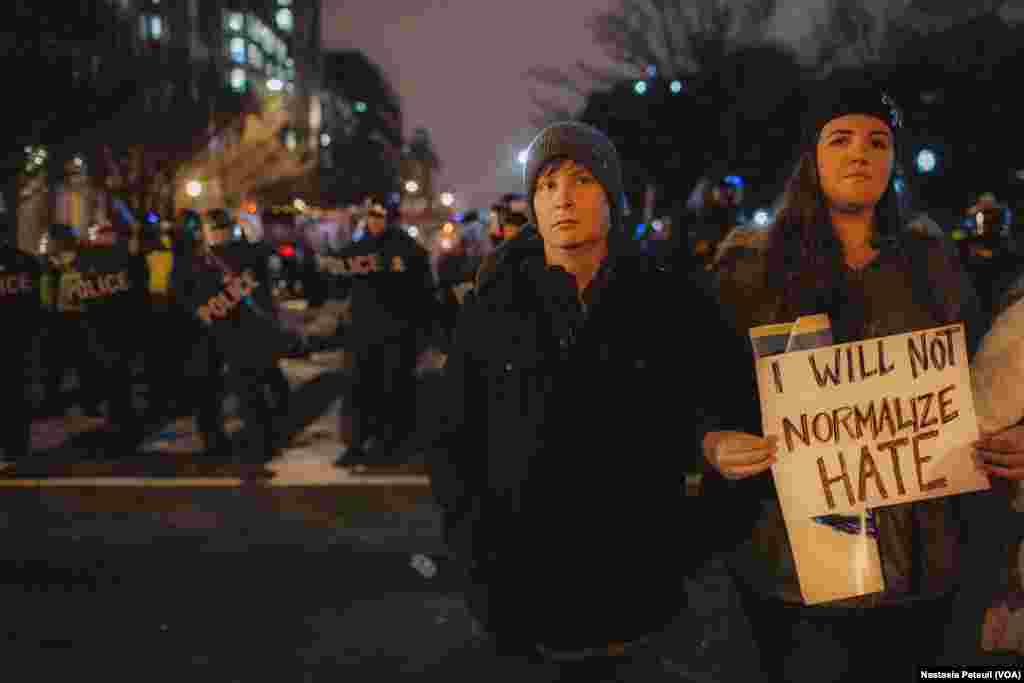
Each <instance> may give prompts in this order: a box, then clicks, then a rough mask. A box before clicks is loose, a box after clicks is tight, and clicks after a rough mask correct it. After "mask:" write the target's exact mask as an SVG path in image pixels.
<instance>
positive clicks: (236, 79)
mask: <svg viewBox="0 0 1024 683" xmlns="http://www.w3.org/2000/svg"><path fill="white" fill-rule="evenodd" d="M245 85H246V79H245V69H241V68H239V67H235V68H234V69H232V70H231V88H232V89H233V90H235V91H236V92H245Z"/></svg>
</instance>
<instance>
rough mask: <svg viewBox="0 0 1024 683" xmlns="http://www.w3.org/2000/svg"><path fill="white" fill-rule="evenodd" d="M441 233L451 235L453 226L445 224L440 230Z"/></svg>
mask: <svg viewBox="0 0 1024 683" xmlns="http://www.w3.org/2000/svg"><path fill="white" fill-rule="evenodd" d="M441 232H443V233H444V234H446V235H450V234H452V233H453V232H455V224H453V223H445V224H444V226H443V227H442V228H441Z"/></svg>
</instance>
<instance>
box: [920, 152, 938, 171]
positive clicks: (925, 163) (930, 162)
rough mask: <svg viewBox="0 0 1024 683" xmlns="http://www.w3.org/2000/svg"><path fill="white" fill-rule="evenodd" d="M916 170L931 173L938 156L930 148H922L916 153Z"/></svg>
mask: <svg viewBox="0 0 1024 683" xmlns="http://www.w3.org/2000/svg"><path fill="white" fill-rule="evenodd" d="M916 162H917V170H918V171H920V172H921V173H931V172H932V171H934V170H935V164H936V163H937V162H938V157H937V156H936V155H935V152H933V151H932V150H930V149H922V150H921V151H920V152H918V153H917V159H916Z"/></svg>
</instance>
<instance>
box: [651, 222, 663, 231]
mask: <svg viewBox="0 0 1024 683" xmlns="http://www.w3.org/2000/svg"><path fill="white" fill-rule="evenodd" d="M651 227H652V228H654V232H661V231H662V230H664V229H665V224H664V223H662V222H661V221H660V220H656V221H653V222H652V223H651Z"/></svg>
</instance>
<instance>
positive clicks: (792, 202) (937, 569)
mask: <svg viewBox="0 0 1024 683" xmlns="http://www.w3.org/2000/svg"><path fill="white" fill-rule="evenodd" d="M811 105H812V108H811V109H812V118H811V121H810V122H809V125H808V126H807V130H806V132H805V137H804V139H803V141H802V149H801V153H800V156H799V159H798V162H797V165H796V170H795V172H794V174H793V175H792V177H791V178H790V181H789V184H788V186H787V189H786V194H785V199H784V202H783V206H782V208H781V211H780V212H779V215H778V219H777V221H776V222H775V224H774V225H773V226H772V228H771V232H770V235H769V239H768V240H767V246H766V247H765V248H764V249H763V251H762V252H761V254H762V258H763V260H764V263H763V282H762V285H763V286H762V287H760V288H758V289H756V290H755V292H754V294H755V295H756V300H755V301H753V302H751V303H746V302H744V304H743V305H742V306H739V305H738V302H731V301H728V300H727V299H724V298H723V300H722V303H723V305H724V306H726V307H734V306H735V307H736V308H737V309H742V310H743V314H742V315H740V316H739V317H738V318H736V319H737V321H738V322H737V326H738V327H739V328H740V331H741V332H742V333H745V332H746V330H747V329H748V328H750V327H753V326H757V325H763V324H769V323H781V322H791V321H793V320H795V319H796V318H797V317H799V316H803V315H810V314H818V313H827V314H828V316H829V318H830V321H831V325H832V333H833V338H834V341H835V343H837V344H839V343H847V342H852V341H857V340H861V339H868V338H873V337H882V336H888V335H893V334H900V333H906V332H910V331H913V330H919V329H929V328H934V327H938V326H941V325H946V324H951V323H958V322H963V323H964V324H965V327H966V334H967V338H968V347H969V349H968V354H969V355H972V354H973V352H974V350H975V348H976V347H977V341H978V339H979V338H980V337H981V335H982V334H983V333H984V331H985V327H986V321H985V320H984V319H983V318H982V316H980V315H979V313H978V306H977V301H976V297H975V295H974V293H973V290H972V289H971V287H970V284H969V282H968V280H967V278H966V276H965V274H964V273H963V271H962V269H961V268H960V266H959V263H958V261H957V259H956V257H955V256H954V255H953V252H952V251H951V249H949V248H948V245H947V243H946V242H945V240H944V239H936V238H932V237H928V236H924V235H921V234H920V233H918V232H915V231H911V230H907V229H905V227H904V223H903V219H902V216H901V214H900V202H899V201H898V199H899V198H898V197H897V191H896V189H895V187H894V182H893V181H894V178H895V176H896V174H895V169H896V168H897V156H898V155H897V149H898V145H899V136H900V129H901V127H902V117H901V114H900V112H899V109H898V108H897V107H896V106H895V104H894V103H893V101H892V99H891V98H890V97H889V96H888V95H886V94H885V93H884V92H883V91H882V90H881V89H879V88H878V87H876V86H875V85H874V84H873V83H872V82H871V81H870V80H868V79H867V78H866V77H851V76H846V77H842V78H834V79H831V80H830V82H828V83H826V84H824V87H823V89H822V92H821V93H819V94H818V96H817V97H816V98H815V99H813V100H812V101H811ZM723 291H726V290H723ZM733 291H735V290H733ZM747 291H748V294H750V291H749V290H747ZM737 362H746V363H748V364H750V363H751V361H750V359H749V358H748V359H737ZM751 365H752V364H751ZM750 382H751V386H750V387H749V394H750V397H751V400H750V402H749V404H748V405H747V406H746V409H745V410H744V411H743V413H742V414H738V415H735V416H733V418H734V420H735V422H733V424H734V426H735V428H736V431H717V432H711V433H709V434H708V435H707V437H706V438H705V440H704V456H705V457H704V459H705V461H706V463H707V464H708V465H709V467H707V468H706V469H707V472H706V474H705V477H704V480H703V487H704V490H703V495H704V496H705V497H706V500H707V501H708V502H709V504H710V505H712V506H722V514H721V515H720V518H722V519H727V520H728V522H727V523H728V524H729V526H730V528H729V529H728V530H727V531H724V532H723V533H722V535H721V536H720V537H719V538H718V539H717V540H718V541H719V542H720V543H721V544H722V546H723V549H725V550H727V551H728V558H729V562H730V566H731V568H732V571H733V574H734V576H735V577H736V579H737V584H738V586H739V588H740V593H741V595H743V597H744V606H745V609H746V612H747V615H748V617H749V619H750V622H751V626H752V630H753V633H754V636H755V639H756V640H757V641H758V645H759V649H760V651H761V656H762V668H763V669H764V673H766V674H770V676H769V678H772V679H776V680H785V681H802V680H813V681H832V680H838V681H845V680H863V679H865V678H866V677H867V675H868V673H872V674H877V672H878V667H879V666H885V667H886V668H887V670H893V671H899V669H898V668H892V669H890V668H889V667H891V666H892V667H899V666H903V667H905V671H901V672H900V673H899V674H898V675H899V676H904V675H909V674H910V673H911V668H912V666H913V664H914V663H915V662H916V663H921V664H927V663H934V662H935V661H936V659H937V658H938V657H939V656H940V655H941V654H942V653H943V641H944V635H945V627H946V624H947V623H948V622H949V620H950V615H951V613H952V605H953V599H954V596H955V595H956V590H957V586H958V584H959V582H960V581H961V580H962V578H963V576H964V574H963V567H964V565H963V564H961V562H960V559H961V558H962V557H964V555H963V553H962V552H961V551H962V550H963V547H962V542H963V540H964V538H965V536H964V535H963V528H964V523H965V521H966V519H967V518H968V517H969V516H970V515H969V514H968V509H973V507H972V506H974V505H975V502H974V501H971V500H967V499H969V498H971V497H972V496H971V495H970V494H967V495H963V496H952V497H946V498H937V499H931V500H926V501H920V502H915V503H909V504H903V505H893V506H889V507H884V508H878V509H875V510H873V511H872V514H873V517H874V524H875V526H876V527H877V531H878V544H879V553H880V556H881V563H882V571H883V574H884V576H885V588H884V589H883V590H882V591H881V592H879V593H871V594H867V595H861V596H857V597H853V598H846V599H842V600H838V601H833V602H830V603H825V604H824V605H813V606H806V605H804V604H803V596H802V593H801V591H800V586H799V583H798V581H797V576H796V569H795V564H794V560H793V556H792V549H791V548H790V545H789V540H788V537H787V532H786V527H785V525H784V523H783V518H782V513H781V508H780V506H779V502H778V497H777V494H776V492H775V488H774V485H773V480H772V478H771V474H770V472H769V469H770V467H771V465H772V464H774V463H775V453H776V449H777V446H776V443H777V442H776V440H775V437H774V436H767V437H762V436H757V434H760V432H761V425H760V417H759V406H758V405H757V390H756V388H755V384H756V383H755V380H754V378H753V374H752V373H751V376H750ZM725 422H726V423H728V422H729V420H728V418H726V420H725ZM970 514H971V515H973V514H974V513H973V512H972V513H970ZM975 560H982V558H980V557H974V558H972V562H973V561H975ZM822 662H827V663H828V665H827V666H826V667H823V666H822V664H821V663H822ZM883 662H885V663H884V664H883ZM890 662H892V664H890ZM772 674H773V675H772Z"/></svg>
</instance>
